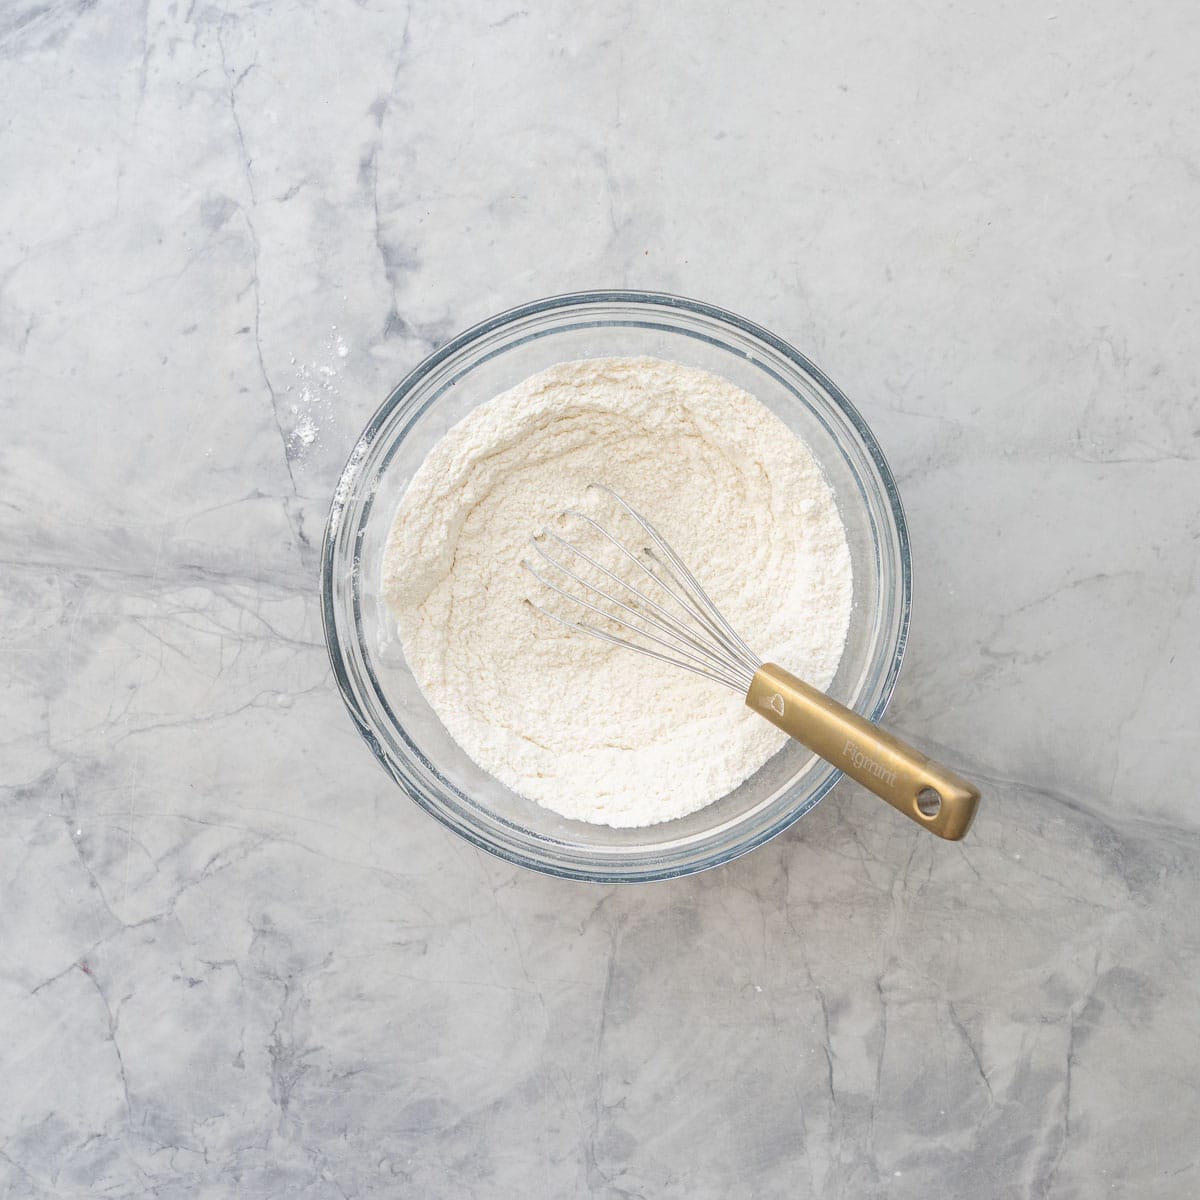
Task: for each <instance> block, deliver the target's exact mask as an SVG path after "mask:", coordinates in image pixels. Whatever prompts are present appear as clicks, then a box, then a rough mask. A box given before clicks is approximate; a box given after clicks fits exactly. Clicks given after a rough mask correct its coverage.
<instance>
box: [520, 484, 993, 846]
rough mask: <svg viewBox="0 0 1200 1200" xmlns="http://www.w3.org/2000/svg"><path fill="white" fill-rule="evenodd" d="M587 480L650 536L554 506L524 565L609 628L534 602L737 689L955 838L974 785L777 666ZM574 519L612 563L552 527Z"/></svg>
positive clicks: (880, 792) (917, 817) (654, 538)
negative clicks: (634, 540) (555, 515)
mask: <svg viewBox="0 0 1200 1200" xmlns="http://www.w3.org/2000/svg"><path fill="white" fill-rule="evenodd" d="M591 487H592V488H593V489H596V490H599V491H602V492H605V493H607V495H608V496H609V497H610V498H611V499H612V500H614V501H615V502H616V504H617V505H619V506H620V509H621V510H623V511H624V512H625V513H626V514H627V515H628V516H629V517H630V518H632V519H633V521H634V522H636V525H637V527H638V529H639V530H640V532H641V533H642V534H644V535H645V539H644V541H645V544H644V545H639V546H638V547H637V550H636V551H635V550H633V549H630V547H629V546H628V545H626V544H625V542H623V541H622V540H621V539H620V538H619V537H617V536H616V535H615V534H614V533H612V532H610V530H609V529H608V528H606V527H605V526H604V525H602V524H601V523H600V522H599V521H598V520H596V519H595V518H594V517H592V516H588V515H587V514H586V513H582V512H577V511H573V510H572V511H567V512H564V513H562V514H561V515H560V517H559V519H558V521H557V522H555V524H557V525H558V527H559V528H558V529H555V528H552V527H551V526H550V525H547V526H546V527H545V528H544V529H542V530H541V532H540V533H537V534H535V535H534V537H533V539H532V543H531V545H532V549H533V551H534V553H535V555H536V565H534V563H531V562H529V561H526V562H525V563H524V564H523V565H524V567H525V569H526V570H527V571H529V573H530V574H531V575H533V576H534V577H535V578H536V579H537V580H538V581H539V582H541V583H542V584H544V585H545V586H546V587H547V588H549V589H552V590H553V591H555V592H557V593H558V594H559V595H560V596H563V597H565V598H566V599H567V600H568V601H570V602H571V603H572V604H573V605H575V606H577V608H582V609H583V610H584V611H585V613H586V612H590V613H592V614H593V616H594V617H596V618H599V620H600V621H601V622H603V623H604V625H606V626H607V628H605V627H603V626H602V625H600V624H597V623H596V622H595V621H593V620H589V619H567V618H565V617H562V616H559V615H558V614H557V613H555V612H552V611H551V610H550V609H548V608H545V607H543V606H542V605H540V604H533V607H534V608H536V609H538V611H539V612H541V613H543V614H545V615H546V616H547V617H550V618H551V619H552V620H555V621H557V622H559V624H561V625H566V626H567V627H568V628H570V629H575V630H579V631H580V632H582V633H586V634H590V635H591V636H593V637H597V638H601V639H602V640H604V641H606V642H610V643H612V644H613V645H616V646H622V647H624V648H626V649H628V650H633V651H636V652H637V653H639V654H646V655H649V656H650V657H651V658H656V659H659V660H660V661H661V662H665V663H669V664H671V665H672V666H675V667H680V668H682V669H683V670H685V671H691V672H692V673H693V674H695V675H699V676H701V677H703V678H704V679H708V680H711V681H712V682H714V683H719V684H722V685H723V686H725V687H728V688H732V689H733V690H734V691H735V692H740V693H741V694H743V695H744V696H745V698H746V705H747V707H749V708H750V709H752V710H753V711H754V712H756V713H758V714H759V715H760V716H763V717H765V718H766V719H767V720H768V721H770V722H771V723H772V724H773V725H776V726H777V727H778V728H780V729H782V730H783V732H784V733H786V734H788V736H789V737H792V738H794V739H795V740H796V741H798V742H800V743H801V744H802V745H804V746H806V747H808V749H809V750H811V751H813V753H815V754H817V755H819V756H820V757H821V758H823V759H824V760H825V761H826V762H829V763H832V764H833V765H834V766H835V767H838V768H839V769H840V770H842V771H844V772H845V773H846V774H847V775H849V776H850V777H851V778H852V779H855V780H857V781H858V782H859V783H861V784H862V785H863V786H864V787H866V788H867V789H869V790H870V791H872V792H874V793H875V795H877V796H879V797H881V798H882V799H884V800H886V801H887V802H888V803H889V804H890V805H892V806H893V807H894V808H896V809H898V810H899V811H900V812H902V813H903V814H904V815H905V816H906V817H909V818H911V819H912V820H914V821H916V822H917V823H918V824H919V825H922V826H923V827H924V828H926V829H928V830H929V831H930V832H931V833H934V834H936V835H937V836H938V837H942V838H947V839H949V840H952V841H957V840H958V839H959V838H961V837H963V836H964V835H965V834H966V832H967V829H968V828H969V827H970V824H971V821H972V819H973V817H974V816H975V809H976V807H977V806H978V804H979V791H978V789H977V788H975V787H974V786H973V785H972V784H970V783H968V782H967V781H966V780H965V779H962V778H961V777H960V776H958V775H956V774H955V773H954V772H953V771H950V770H949V769H948V768H946V767H944V766H942V765H941V764H940V763H936V762H933V761H932V760H931V759H929V758H926V756H925V755H923V754H921V753H920V751H918V750H915V749H914V748H913V747H912V746H909V745H906V744H905V743H904V742H902V741H900V739H899V738H896V737H893V736H892V735H891V734H889V733H886V732H884V730H882V729H880V728H879V727H878V726H877V725H874V724H872V723H871V722H870V721H868V720H866V719H865V718H863V717H861V716H859V715H858V713H856V712H854V711H852V710H851V709H849V708H847V707H846V706H845V705H844V704H839V703H838V702H837V701H836V700H833V699H831V698H830V697H829V696H826V695H825V694H824V693H823V692H820V691H818V690H817V689H816V688H814V687H811V686H810V685H809V684H807V683H805V682H804V681H803V680H801V679H797V678H796V676H794V675H792V674H790V673H789V672H788V671H785V670H784V669H783V668H782V667H779V666H776V665H775V664H774V663H764V662H763V661H762V660H761V659H760V658H759V657H758V656H757V655H756V654H755V653H754V651H753V650H751V649H750V647H749V646H748V645H747V644H746V643H745V642H744V641H743V640H742V638H741V637H740V635H739V634H738V633H737V631H736V630H735V629H734V628H733V627H732V626H731V625H730V624H729V622H728V621H727V620H726V619H725V617H724V616H722V614H721V612H720V610H719V609H718V608H717V606H716V605H715V604H714V603H713V602H712V600H711V599H710V598H709V596H708V594H707V593H706V592H705V590H704V589H703V588H702V587H701V586H700V584H699V583H698V582H697V580H696V577H695V575H693V574H692V572H691V571H690V570H689V569H688V567H687V566H686V564H685V563H684V562H683V560H682V559H681V558H680V557H679V555H678V554H676V553H675V551H674V550H672V549H671V547H670V546H669V545H668V544H667V542H666V541H665V540H664V539H663V537H662V535H661V534H660V533H659V532H658V531H657V530H656V529H655V528H654V526H653V525H651V524H650V522H649V521H648V520H646V518H645V517H643V516H642V515H641V513H639V512H637V510H636V509H634V508H633V507H632V506H631V505H629V504H628V503H626V501H625V500H623V499H622V498H621V497H620V496H619V495H617V493H616V492H614V491H613V490H612V489H611V488H608V487H605V486H604V485H603V484H592V485H591ZM572 527H573V528H576V529H578V530H579V531H580V532H582V533H585V534H586V535H587V536H588V537H590V538H591V539H592V540H593V541H595V540H597V539H598V540H599V544H600V546H601V552H602V553H604V554H605V557H606V558H607V559H608V561H609V562H615V564H616V569H613V567H610V566H607V565H605V562H603V561H601V559H600V558H599V557H597V555H596V554H595V553H589V552H588V551H587V550H584V549H583V548H581V547H580V546H579V545H578V544H577V540H578V539H577V540H576V541H572V540H569V539H568V538H567V537H564V536H563V533H562V532H559V530H564V531H567V530H569V529H570V528H572ZM589 531H590V532H589ZM641 540H643V539H641V538H640V537H639V541H641ZM585 573H586V574H590V575H591V578H590V579H589V578H587V577H585ZM656 596H657V597H658V598H657V599H656V598H655V597H656ZM530 603H531V604H532V603H533V602H532V601H530ZM614 628H615V629H618V630H620V632H614Z"/></svg>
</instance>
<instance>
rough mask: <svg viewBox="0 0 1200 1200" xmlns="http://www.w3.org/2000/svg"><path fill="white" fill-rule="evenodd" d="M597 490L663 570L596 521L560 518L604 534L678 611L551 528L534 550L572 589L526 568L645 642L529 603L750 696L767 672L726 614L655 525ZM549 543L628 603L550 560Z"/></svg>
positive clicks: (568, 623)
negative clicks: (645, 541)
mask: <svg viewBox="0 0 1200 1200" xmlns="http://www.w3.org/2000/svg"><path fill="white" fill-rule="evenodd" d="M590 486H591V487H592V488H595V489H598V490H599V491H603V492H605V493H607V494H608V495H609V496H610V497H611V498H612V499H613V500H615V501H616V502H617V504H619V505H620V506H621V508H622V509H623V510H624V511H625V512H626V513H628V514H629V516H630V517H631V518H632V519H633V520H634V521H635V522H636V523H637V525H638V526H639V527H640V528H641V530H642V531H643V532H644V533H645V534H646V536H647V537H648V538H649V539H650V541H651V542H652V543H653V548H651V547H645V548H643V553H644V554H645V556H646V557H647V558H648V559H649V560H650V562H652V563H653V564H654V566H655V567H657V568H658V570H654V569H652V568H651V567H650V566H648V565H647V563H646V562H644V561H643V560H642V558H640V557H639V556H638V555H637V554H635V553H634V552H633V551H632V550H630V549H629V547H628V546H626V545H625V544H624V543H623V542H622V541H621V540H620V539H619V538H617V537H616V536H615V535H614V534H612V533H611V532H609V530H608V529H606V528H605V527H604V526H603V525H601V524H600V523H599V522H598V521H597V520H595V518H593V517H590V516H588V515H587V514H585V513H581V512H575V511H573V510H568V511H567V512H564V513H562V514H561V516H562V517H566V518H570V519H573V520H578V521H582V522H584V523H585V524H586V525H587V526H589V527H590V528H591V529H593V530H595V531H596V532H597V533H599V534H600V535H601V536H602V537H603V538H604V539H605V540H606V541H607V542H608V543H610V544H611V545H612V546H613V547H615V548H616V550H617V551H619V553H620V555H621V559H622V560H623V561H626V562H628V563H629V564H632V565H633V566H634V567H636V568H637V569H638V571H640V572H641V573H642V574H643V575H644V576H645V577H646V578H647V579H649V580H650V581H652V583H653V584H655V585H656V586H657V587H658V588H660V589H661V590H662V592H663V593H664V594H665V596H666V597H668V598H669V600H670V601H671V602H673V606H674V608H675V609H676V610H677V611H675V612H672V611H671V610H670V609H669V608H668V607H667V606H666V605H665V604H662V603H660V602H659V601H657V600H655V599H654V598H653V597H652V596H649V595H647V594H646V592H645V591H644V590H643V588H641V587H638V586H636V585H635V584H633V583H631V582H630V581H629V580H628V579H626V578H624V577H622V576H621V575H618V574H617V573H616V572H615V571H613V570H612V569H611V568H609V567H607V566H605V565H604V564H603V563H602V562H600V561H598V560H597V559H596V558H595V557H593V556H592V555H591V554H588V553H587V552H586V551H585V550H582V549H580V548H579V547H578V546H576V545H575V544H573V543H572V542H570V541H568V540H567V539H566V538H564V537H562V536H560V535H559V534H558V533H556V532H555V531H554V530H553V529H551V528H550V527H549V526H546V527H545V528H544V529H542V531H541V532H540V533H539V534H537V535H536V536H535V537H534V538H533V540H532V546H533V549H534V551H535V552H536V553H537V555H538V556H539V557H540V558H541V559H542V560H543V561H544V562H545V563H547V564H548V565H549V566H551V567H553V568H554V569H555V570H556V571H558V572H560V573H561V575H563V576H565V578H566V579H567V580H569V581H570V583H571V585H573V587H568V586H563V585H561V584H559V583H556V582H555V581H554V580H553V579H548V578H547V577H546V576H545V575H544V574H542V573H541V572H540V571H538V570H536V569H535V568H534V567H533V566H531V565H530V564H529V563H528V562H526V563H523V564H522V565H523V566H524V567H525V569H526V570H527V571H528V572H529V573H530V574H531V575H532V576H533V577H534V578H535V579H537V580H538V581H539V582H540V583H543V584H545V585H546V586H547V587H549V588H551V589H552V590H554V591H555V592H557V593H558V594H559V595H560V596H563V597H565V598H566V599H568V600H570V601H571V602H572V603H574V604H577V605H580V606H582V607H583V608H585V609H588V610H589V611H591V612H593V613H595V614H596V615H597V616H599V617H602V618H603V619H604V620H605V621H610V622H613V623H615V624H616V625H618V626H620V627H622V628H624V629H626V630H628V631H629V632H630V633H631V634H633V635H635V636H636V637H637V638H638V639H640V640H637V641H635V640H632V639H631V638H626V637H621V636H620V635H619V634H615V633H610V632H609V631H608V630H605V629H600V628H597V626H595V625H593V624H590V623H589V622H586V621H574V620H567V619H566V618H564V617H560V616H559V615H558V614H557V613H554V612H551V611H550V610H549V609H547V608H543V607H542V606H541V605H540V604H533V602H532V601H530V602H529V603H530V604H532V605H533V607H534V608H536V609H537V610H538V611H539V612H541V613H544V614H545V615H546V616H548V617H550V618H551V619H552V620H554V621H557V622H558V623H559V624H560V625H565V626H567V628H569V629H577V630H580V631H581V632H583V633H588V634H591V635H592V636H593V637H597V638H600V639H601V640H602V641H606V642H610V643H611V644H613V645H616V646H623V647H625V648H626V649H629V650H634V651H637V652H638V653H639V654H645V655H648V656H649V657H650V658H656V659H658V660H659V661H661V662H666V663H670V664H671V665H672V666H676V667H681V668H683V669H684V670H686V671H691V672H692V673H693V674H695V675H701V676H703V677H704V678H706V679H711V680H712V681H713V682H715V683H720V684H724V685H725V686H726V687H728V688H732V689H733V690H734V691H737V692H743V693H744V692H746V691H747V690H748V689H749V687H750V683H751V681H752V680H753V678H754V674H755V672H756V671H757V670H758V669H759V667H760V666H761V665H762V662H761V660H760V659H759V658H758V657H757V655H755V654H754V652H753V651H752V650H751V649H750V647H749V646H747V645H746V643H745V642H744V641H743V640H742V639H741V637H739V636H738V634H737V632H736V631H735V630H734V629H733V627H732V626H731V625H730V624H729V622H728V621H727V620H726V619H725V618H724V617H723V616H722V615H721V612H720V610H719V609H718V608H717V606H716V605H715V604H714V603H713V602H712V600H711V599H710V598H709V596H708V594H707V593H706V592H705V590H704V589H703V588H702V587H701V586H700V584H699V583H698V582H697V580H696V577H695V576H694V575H693V574H692V572H691V571H690V570H688V568H687V566H686V565H685V564H684V563H683V561H682V560H681V559H680V558H679V556H678V555H677V554H676V553H675V551H674V550H673V549H671V547H670V545H669V544H668V543H667V542H666V541H665V540H664V538H663V537H662V535H661V534H660V533H659V532H658V531H657V530H656V529H655V528H654V526H653V525H651V524H650V522H649V521H647V520H646V518H645V517H643V516H642V515H641V513H639V512H638V511H637V510H636V509H634V508H633V507H632V506H631V505H629V504H628V503H626V501H625V500H623V499H622V498H621V497H620V496H619V495H617V493H616V492H614V491H613V490H612V489H611V488H608V487H605V486H604V485H603V484H598V483H596V484H592V485H590ZM546 542H553V543H555V544H556V545H557V546H558V547H560V548H561V551H562V552H564V553H565V554H566V555H570V556H574V557H575V558H576V559H578V560H579V561H581V562H584V563H587V564H588V566H589V567H591V568H592V569H593V570H595V571H597V572H599V573H600V574H601V575H602V576H603V577H604V578H605V579H607V580H611V581H612V583H614V584H615V585H617V587H618V588H620V589H621V590H622V592H623V593H624V595H625V596H626V599H624V600H623V599H621V598H620V596H618V595H614V594H613V593H612V591H610V590H609V589H608V588H607V587H605V586H601V585H600V584H598V583H594V582H592V581H590V580H588V579H585V578H584V577H583V576H582V575H581V574H579V573H578V571H576V570H573V569H572V568H571V567H570V566H568V565H567V564H566V563H565V562H563V561H562V559H561V558H559V557H556V556H555V555H553V554H551V553H550V552H549V551H548V550H547V548H546V545H545V543H546ZM656 551H657V553H656ZM580 588H582V589H584V590H585V591H587V592H590V593H591V594H592V595H594V596H596V597H598V598H599V599H600V600H601V601H604V602H605V603H607V604H608V605H611V606H613V607H615V609H617V610H618V611H615V612H614V611H612V610H611V609H609V608H603V607H601V605H600V604H598V603H596V602H595V601H593V600H589V599H588V598H587V597H586V596H584V595H580V594H579V592H578V589H580ZM646 642H650V643H652V646H657V647H660V649H654V648H652V646H650V645H646V644H645V643H646Z"/></svg>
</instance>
